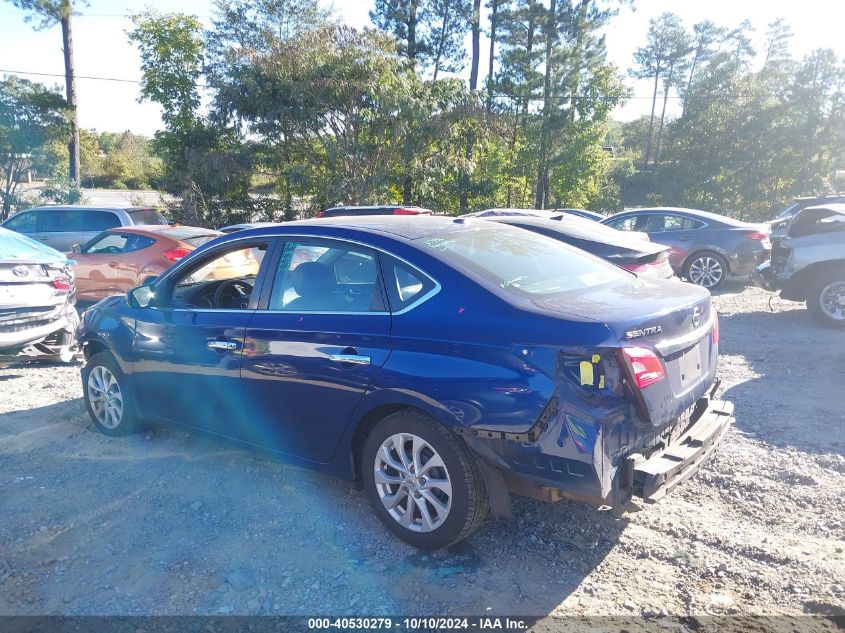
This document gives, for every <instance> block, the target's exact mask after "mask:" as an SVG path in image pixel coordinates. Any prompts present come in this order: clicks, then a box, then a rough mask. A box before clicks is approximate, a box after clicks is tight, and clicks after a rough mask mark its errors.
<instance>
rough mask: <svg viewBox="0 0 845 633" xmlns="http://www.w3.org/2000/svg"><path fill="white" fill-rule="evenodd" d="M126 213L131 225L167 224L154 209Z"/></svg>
mask: <svg viewBox="0 0 845 633" xmlns="http://www.w3.org/2000/svg"><path fill="white" fill-rule="evenodd" d="M128 213H129V217H130V218H132V224H167V220H166V219H165V217H164V216H163V215H162V214H161V213H159V212H158V211H156V210H155V209H135V210H133V211H128Z"/></svg>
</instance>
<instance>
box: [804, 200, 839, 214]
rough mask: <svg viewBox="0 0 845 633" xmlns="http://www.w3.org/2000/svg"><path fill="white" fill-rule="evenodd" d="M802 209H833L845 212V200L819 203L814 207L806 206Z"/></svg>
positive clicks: (837, 211)
mask: <svg viewBox="0 0 845 633" xmlns="http://www.w3.org/2000/svg"><path fill="white" fill-rule="evenodd" d="M801 210H802V211H833V212H834V213H842V214H845V202H831V203H828V204H817V205H815V206H812V207H805V208H804V209H801Z"/></svg>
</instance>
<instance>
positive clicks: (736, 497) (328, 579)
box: [0, 286, 845, 616]
mask: <svg viewBox="0 0 845 633" xmlns="http://www.w3.org/2000/svg"><path fill="white" fill-rule="evenodd" d="M769 299H770V295H769V294H767V293H765V292H763V291H761V290H759V289H757V288H754V287H743V286H733V287H729V288H728V289H727V290H726V291H725V292H723V293H722V294H720V295H719V296H718V297H716V299H715V301H716V303H717V305H718V308H719V311H720V313H721V315H722V318H721V338H722V342H721V348H722V357H721V361H720V362H721V365H720V375H721V378H722V380H723V386H722V394H723V395H724V397H726V398H728V399H731V400H733V401H734V402H735V404H736V417H737V425H736V427H735V428H733V429H732V430H731V431H730V432H729V435H728V436H727V437H726V438H725V440H724V442H723V444H722V447H721V449H720V451H719V453H718V454H717V456H716V457H715V459H713V460H712V461H711V462H710V463H709V464H707V465H706V466H705V467H704V468H703V469H702V471H701V472H700V473H699V474H698V475H697V476H696V477H694V478H693V479H692V480H690V481H689V482H687V483H686V484H685V485H683V486H681V487H680V488H679V489H677V490H676V491H675V492H674V494H672V495H671V496H670V497H669V498H667V499H665V500H664V501H663V502H661V503H660V504H657V505H653V506H646V507H644V508H642V509H641V510H639V511H637V512H632V513H629V514H627V515H626V516H625V517H624V518H621V519H619V518H615V517H614V516H613V515H612V514H611V513H610V512H605V511H600V510H597V509H593V508H590V507H587V506H585V505H582V504H579V503H569V502H564V503H560V504H557V505H554V506H552V505H546V504H542V503H538V502H534V501H530V500H525V499H518V500H516V502H515V518H514V519H513V520H512V521H508V522H505V521H492V520H490V521H488V522H486V523H485V524H484V525H483V526H482V528H481V529H480V530H479V532H478V533H477V534H476V535H475V536H474V537H473V538H472V539H471V540H470V541H469V542H467V543H466V544H463V545H462V546H459V547H458V548H456V549H454V550H453V551H446V552H441V553H438V554H434V555H423V554H420V553H418V552H416V551H415V550H413V549H412V548H410V547H408V546H406V545H404V544H403V543H401V542H399V541H398V540H396V539H395V538H393V537H391V536H390V535H389V534H388V533H387V532H386V531H385V530H383V529H382V527H381V526H380V524H379V523H378V522H377V521H376V519H375V518H374V517H373V516H372V515H371V513H370V510H369V507H368V506H367V503H366V500H365V498H364V496H363V494H362V493H361V492H359V491H356V490H355V489H354V488H353V486H352V485H350V484H348V483H345V482H341V481H337V480H334V479H331V478H328V477H325V476H322V475H318V474H315V473H312V472H309V471H305V470H301V469H298V468H295V467H292V466H289V465H284V464H280V463H276V462H273V461H270V460H268V459H265V458H263V457H261V456H258V455H254V454H251V453H248V452H245V451H242V450H239V449H233V448H231V447H229V446H225V445H221V444H220V443H217V442H214V441H212V440H208V439H204V438H201V437H198V436H196V435H192V434H188V433H184V432H181V431H175V430H172V429H166V428H159V427H155V428H152V429H151V430H149V431H147V432H145V433H143V434H140V435H137V436H133V437H128V438H117V439H112V438H108V437H105V436H103V435H101V434H99V433H97V432H96V431H95V430H94V429H93V427H92V425H91V423H90V422H89V420H88V417H87V415H86V413H85V411H84V405H83V403H82V394H81V387H80V381H79V366H78V365H76V366H55V365H49V364H37V363H31V364H25V365H19V366H15V367H11V368H7V369H3V370H0V393H2V397H0V516H2V520H0V614H161V615H168V614H217V613H220V614H228V613H234V614H305V615H313V614H315V613H331V614H338V615H340V614H361V613H368V614H394V615H395V614H397V613H401V614H429V615H431V614H447V613H451V614H470V613H480V614H491V615H492V614H517V613H518V614H522V615H532V614H533V615H547V614H551V615H553V616H554V615H563V614H567V615H571V614H575V615H588V614H590V615H592V614H603V615H631V614H650V615H659V614H671V615H704V614H734V613H739V614H783V615H798V614H802V613H807V612H811V613H819V612H822V613H832V612H833V613H836V612H839V613H842V612H843V609H845V588H843V585H845V515H843V508H845V493H843V491H844V490H845V485H843V484H845V457H843V455H845V407H843V404H845V396H843V388H845V382H843V365H842V360H843V358H845V332H833V331H829V330H824V329H821V328H819V327H817V326H816V325H815V324H814V323H813V322H812V321H811V320H810V318H809V316H808V315H807V313H806V310H805V309H804V308H803V306H800V305H797V304H792V303H789V302H785V301H781V300H779V299H777V298H774V299H773V301H772V303H771V308H772V310H773V311H770V308H769V305H768V303H769Z"/></svg>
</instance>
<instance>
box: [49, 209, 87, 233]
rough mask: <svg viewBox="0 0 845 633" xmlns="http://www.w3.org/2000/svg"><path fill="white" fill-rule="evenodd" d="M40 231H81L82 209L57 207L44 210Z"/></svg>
mask: <svg viewBox="0 0 845 633" xmlns="http://www.w3.org/2000/svg"><path fill="white" fill-rule="evenodd" d="M41 232H42V233H82V211H71V210H68V209H59V210H55V211H45V212H44V216H43V217H42V219H41Z"/></svg>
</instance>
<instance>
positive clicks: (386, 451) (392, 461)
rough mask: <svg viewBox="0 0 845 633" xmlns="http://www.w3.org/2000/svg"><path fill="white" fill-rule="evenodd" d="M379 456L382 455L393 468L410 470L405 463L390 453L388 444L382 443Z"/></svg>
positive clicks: (401, 471)
mask: <svg viewBox="0 0 845 633" xmlns="http://www.w3.org/2000/svg"><path fill="white" fill-rule="evenodd" d="M379 457H381V459H382V461H383V462H384V463H385V464H387V465H388V466H390V467H391V468H392V469H393V470H397V471H399V472H400V473H406V472H408V470H407V469H406V468H405V466H404V464H401V463H399V462H397V461H396V459H394V457H393V455H391V454H390V449H389V448H388V447H387V445H386V444H382V446H381V448H380V449H379Z"/></svg>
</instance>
